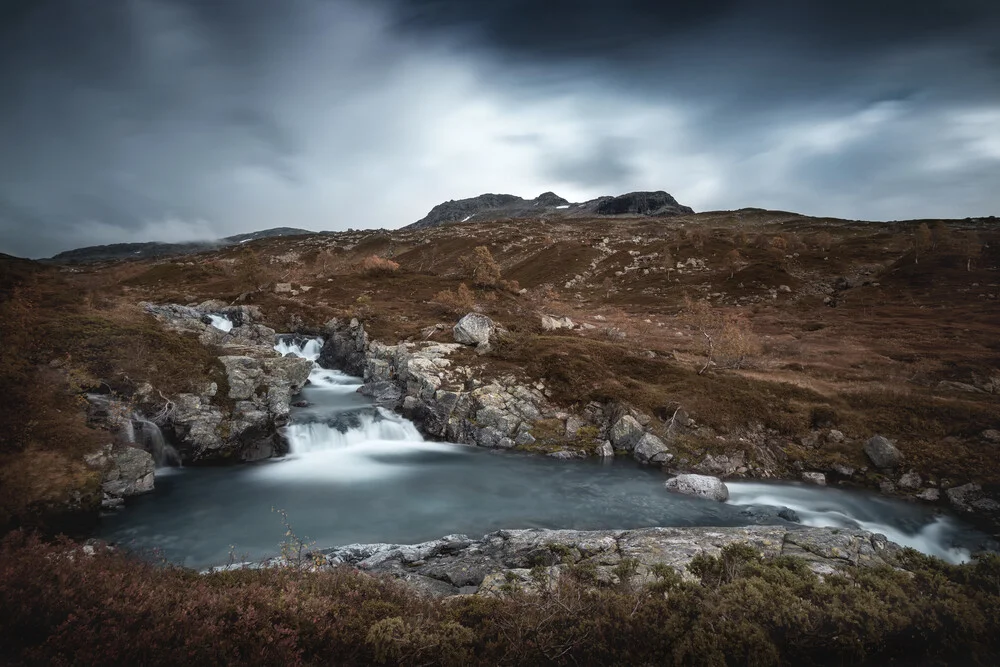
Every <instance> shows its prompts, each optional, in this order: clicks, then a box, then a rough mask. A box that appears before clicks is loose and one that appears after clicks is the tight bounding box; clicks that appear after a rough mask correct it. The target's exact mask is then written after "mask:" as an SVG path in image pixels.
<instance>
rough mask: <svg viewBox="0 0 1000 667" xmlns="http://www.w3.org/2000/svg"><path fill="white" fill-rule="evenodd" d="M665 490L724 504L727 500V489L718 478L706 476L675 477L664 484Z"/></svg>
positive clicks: (688, 475) (687, 475)
mask: <svg viewBox="0 0 1000 667" xmlns="http://www.w3.org/2000/svg"><path fill="white" fill-rule="evenodd" d="M664 486H666V488H667V489H669V490H670V491H674V492H676V493H682V494H684V495H688V496H698V497H699V498H709V499H711V500H718V501H719V502H725V501H727V500H729V488H728V487H727V486H726V485H725V483H723V481H722V480H721V479H719V478H718V477H709V476H708V475H690V474H686V475H677V477H673V478H671V479H668V480H667V481H666V483H665V484H664Z"/></svg>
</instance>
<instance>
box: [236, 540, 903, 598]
mask: <svg viewBox="0 0 1000 667" xmlns="http://www.w3.org/2000/svg"><path fill="white" fill-rule="evenodd" d="M734 543H747V544H749V545H750V546H752V547H754V548H756V549H757V550H758V551H759V552H760V553H761V554H762V555H764V556H769V557H776V556H797V557H799V558H802V559H803V560H805V561H806V563H807V564H808V566H809V567H810V568H811V569H813V570H814V571H815V572H818V573H820V574H829V573H832V572H835V571H837V570H838V569H841V568H844V567H847V566H861V567H868V566H879V565H894V564H895V554H896V553H897V552H898V551H899V550H900V549H901V547H899V546H898V545H896V544H895V543H892V542H889V541H888V540H887V539H886V538H885V537H884V536H882V535H879V534H873V533H869V532H866V531H862V530H843V529H839V530H838V529H832V528H809V527H804V526H794V525H791V526H747V527H741V528H734V527H698V528H691V527H682V528H673V527H668V528H663V527H661V528H640V529H634V530H593V531H578V530H541V529H528V530H500V531H496V532H493V533H489V534H487V535H485V536H483V537H482V538H480V539H472V538H470V537H468V536H465V535H448V536H446V537H443V538H441V539H438V540H432V541H430V542H423V543H420V544H409V545H402V544H351V545H347V546H342V547H335V548H329V549H322V550H319V551H314V552H312V553H310V554H309V555H308V558H309V567H320V568H322V567H336V566H341V565H348V566H351V567H356V568H358V569H360V570H364V571H367V572H371V573H375V574H379V573H382V574H389V575H391V576H394V577H396V578H398V579H400V580H402V581H404V582H406V583H407V584H410V585H412V586H414V587H415V588H417V589H418V590H421V591H423V592H424V593H426V594H428V595H433V596H440V597H445V596H453V595H461V594H479V595H493V594H495V593H496V592H497V591H498V590H499V586H500V585H502V584H504V583H507V582H515V583H516V582H518V581H522V582H527V581H529V580H530V579H531V578H532V576H531V574H532V569H533V568H534V569H536V570H537V568H539V567H541V568H544V572H545V578H546V579H547V580H548V581H549V583H552V582H554V581H555V580H557V579H558V578H559V577H560V576H562V575H564V574H566V573H567V572H568V570H569V569H570V568H572V567H579V566H585V567H588V568H593V571H594V573H595V575H596V578H597V580H598V581H608V582H615V581H619V580H620V577H621V576H629V577H630V580H631V581H632V582H633V583H637V584H638V583H647V582H650V581H653V580H654V575H653V571H654V568H656V567H662V566H663V565H667V566H669V567H672V568H673V569H674V570H676V571H677V572H678V573H679V574H681V575H682V576H688V577H690V576H692V575H690V573H688V572H687V569H686V568H687V565H688V564H689V563H690V562H691V560H692V559H693V558H694V557H695V556H696V555H698V554H700V553H707V554H712V555H717V554H718V553H719V552H720V550H721V549H722V548H723V547H725V546H727V545H729V544H734ZM623 563H628V564H630V565H634V568H632V567H630V568H620V567H617V566H620V565H621V564H623ZM287 565H294V563H289V562H288V561H286V560H284V559H282V558H275V559H272V560H270V561H267V562H265V564H264V566H265V567H268V566H270V567H280V566H287ZM220 569H224V568H220ZM623 572H631V574H624V575H623Z"/></svg>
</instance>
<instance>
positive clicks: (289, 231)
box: [51, 227, 313, 263]
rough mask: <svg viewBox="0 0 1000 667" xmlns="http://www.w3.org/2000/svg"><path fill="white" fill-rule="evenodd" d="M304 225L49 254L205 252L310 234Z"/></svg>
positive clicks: (93, 258) (90, 258)
mask: <svg viewBox="0 0 1000 667" xmlns="http://www.w3.org/2000/svg"><path fill="white" fill-rule="evenodd" d="M312 233H313V232H310V231H308V230H306V229H296V228H293V227H275V228H273V229H265V230H262V231H259V232H250V233H248V234H237V235H235V236H227V237H226V238H222V239H218V240H217V241H192V242H190V243H155V242H150V243H113V244H111V245H98V246H87V247H84V248H76V249H73V250H67V251H65V252H61V253H59V254H57V255H55V256H53V257H52V258H51V261H53V262H66V263H84V262H102V261H114V260H130V259H149V258H154V257H170V256H174V255H189V254H191V253H196V252H205V251H207V250H212V249H214V248H221V247H225V246H228V245H236V244H240V243H246V242H247V241H256V240H258V239H266V238H271V237H276V236H296V235H301V234H312Z"/></svg>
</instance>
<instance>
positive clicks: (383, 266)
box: [358, 255, 399, 277]
mask: <svg viewBox="0 0 1000 667" xmlns="http://www.w3.org/2000/svg"><path fill="white" fill-rule="evenodd" d="M397 271H399V264H398V263H396V262H394V261H392V260H391V259H386V258H385V257H379V256H378V255H370V256H368V257H365V258H364V259H363V260H361V262H360V264H358V273H360V274H361V275H363V276H368V277H376V276H387V275H389V274H392V273H396V272H397Z"/></svg>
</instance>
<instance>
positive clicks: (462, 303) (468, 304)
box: [434, 283, 476, 315]
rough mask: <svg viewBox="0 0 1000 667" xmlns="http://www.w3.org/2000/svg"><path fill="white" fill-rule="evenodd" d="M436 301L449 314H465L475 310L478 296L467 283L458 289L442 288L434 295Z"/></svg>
mask: <svg viewBox="0 0 1000 667" xmlns="http://www.w3.org/2000/svg"><path fill="white" fill-rule="evenodd" d="M434 303H435V304H436V305H437V306H439V307H440V309H441V310H442V311H443V312H444V313H445V314H448V315H465V314H466V313H468V312H471V311H473V310H475V308H476V297H475V294H473V293H472V290H470V289H469V286H468V285H466V284H465V283H461V284H460V285H459V286H458V289H456V290H450V289H446V290H441V291H440V292H438V293H437V294H435V295H434Z"/></svg>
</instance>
